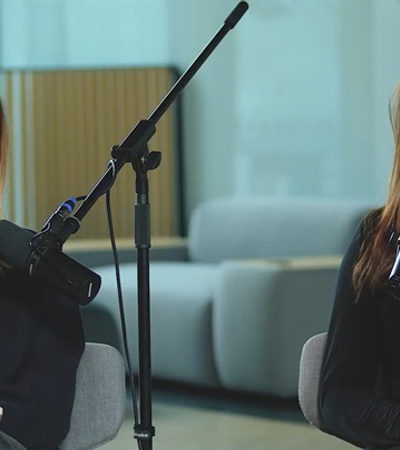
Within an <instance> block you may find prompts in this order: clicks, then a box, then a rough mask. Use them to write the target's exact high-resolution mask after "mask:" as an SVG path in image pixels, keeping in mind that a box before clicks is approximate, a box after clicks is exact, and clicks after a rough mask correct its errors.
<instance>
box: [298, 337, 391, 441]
mask: <svg viewBox="0 0 400 450" xmlns="http://www.w3.org/2000/svg"><path fill="white" fill-rule="evenodd" d="M326 337H327V333H320V334H317V335H315V336H313V337H311V338H310V339H308V341H307V342H306V343H305V344H304V346H303V350H302V353H301V358H300V371H299V391H298V396H299V404H300V408H301V410H302V412H303V415H304V417H305V418H306V419H307V420H308V422H309V423H310V424H311V425H313V426H314V427H316V428H318V429H319V430H321V431H322V432H324V433H326V434H330V435H332V436H335V437H337V438H339V439H341V440H343V441H346V442H349V443H350V444H352V445H355V446H357V447H359V446H360V445H359V444H357V443H356V442H352V441H351V440H350V439H347V438H346V437H344V436H343V435H340V433H338V432H337V431H336V430H332V429H331V428H329V427H328V426H327V424H326V423H325V422H324V420H323V418H322V416H321V414H320V411H319V406H318V396H319V384H320V378H321V368H322V361H323V357H324V351H325V344H326ZM397 448H398V447H396V448H393V450H396V449H397Z"/></svg>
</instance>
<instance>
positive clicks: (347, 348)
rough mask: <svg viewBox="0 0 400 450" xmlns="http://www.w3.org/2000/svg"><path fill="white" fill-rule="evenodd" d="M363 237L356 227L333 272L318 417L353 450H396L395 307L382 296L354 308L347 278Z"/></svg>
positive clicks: (399, 428) (398, 318) (399, 322)
mask: <svg viewBox="0 0 400 450" xmlns="http://www.w3.org/2000/svg"><path fill="white" fill-rule="evenodd" d="M364 234H365V232H364V225H363V224H361V226H360V227H359V229H358V231H357V232H356V234H355V236H354V238H353V240H352V242H351V244H350V246H349V248H348V250H347V252H346V254H345V256H344V259H343V262H342V265H341V268H340V271H339V276H338V281H337V290H336V298H335V304H334V307H333V312H332V318H331V323H330V327H329V333H328V338H327V345H326V351H325V360H324V363H323V368H322V373H321V386H320V396H319V398H320V412H321V415H322V417H323V419H324V422H325V423H326V424H327V426H328V427H329V428H330V429H332V430H334V433H336V434H337V435H338V436H339V437H342V438H343V439H345V440H347V441H349V442H352V443H353V444H355V445H357V446H359V447H363V448H368V449H388V448H392V447H395V448H397V446H398V445H399V447H398V448H400V301H399V300H396V299H395V298H393V297H392V296H391V295H390V293H389V292H388V291H387V290H382V291H381V292H380V293H379V295H374V296H373V295H372V294H371V293H370V292H368V291H365V292H363V294H362V295H361V297H360V299H359V300H358V301H357V302H355V294H354V291H353V287H352V283H351V273H352V267H353V265H354V263H355V261H356V260H357V256H358V254H359V250H360V246H361V243H362V241H363V240H364ZM394 258H395V247H394V246H393V260H394ZM378 380H379V381H378Z"/></svg>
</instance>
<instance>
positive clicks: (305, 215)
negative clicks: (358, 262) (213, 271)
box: [188, 197, 372, 263]
mask: <svg viewBox="0 0 400 450" xmlns="http://www.w3.org/2000/svg"><path fill="white" fill-rule="evenodd" d="M371 207H372V206H371V204H370V203H368V204H367V203H366V202H362V201H357V200H354V201H350V200H331V199H329V200H326V199H315V198H313V199H310V198H276V197H251V198H249V199H246V198H227V199H217V200H211V201H208V202H205V203H203V204H201V205H200V206H199V207H198V208H197V209H196V210H195V211H194V213H193V215H192V218H191V222H190V226H189V242H188V245H189V256H190V259H191V260H193V261H199V262H209V263H210V262H220V261H223V260H226V259H243V258H273V257H279V258H284V257H292V256H293V257H295V256H321V255H337V254H343V253H344V251H345V249H346V247H347V245H348V242H349V241H350V238H351V235H352V234H353V232H354V230H355V228H356V226H357V224H358V223H359V221H360V220H361V218H362V217H363V216H364V215H365V214H366V212H367V211H369V210H370V209H371Z"/></svg>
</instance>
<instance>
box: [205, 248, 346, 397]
mask: <svg viewBox="0 0 400 450" xmlns="http://www.w3.org/2000/svg"><path fill="white" fill-rule="evenodd" d="M340 261H341V257H340V256H329V257H315V258H314V257H311V258H288V259H284V260H247V261H246V260H245V261H226V262H223V263H222V264H221V267H220V273H219V275H218V281H217V285H216V295H215V303H214V305H213V313H214V316H213V339H214V350H215V360H216V367H217V371H218V374H219V376H220V379H221V382H222V384H223V385H224V386H225V387H226V388H229V389H237V390H244V391H250V392H258V393H265V394H272V395H277V396H280V397H295V396H296V395H297V387H298V372H299V362H300V355H301V351H302V346H303V344H304V342H306V340H307V339H308V338H310V337H311V336H313V335H315V334H318V333H321V332H323V331H326V330H327V328H328V325H329V319H330V314H331V310H332V304H333V296H334V290H335V284H336V276H337V273H338V269H339V265H340Z"/></svg>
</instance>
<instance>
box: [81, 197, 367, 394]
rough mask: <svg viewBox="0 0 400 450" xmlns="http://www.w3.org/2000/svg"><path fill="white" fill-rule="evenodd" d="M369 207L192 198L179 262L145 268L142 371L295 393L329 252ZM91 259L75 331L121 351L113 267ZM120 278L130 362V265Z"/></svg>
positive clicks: (324, 322) (317, 316)
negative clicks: (88, 299) (147, 357)
mask: <svg viewBox="0 0 400 450" xmlns="http://www.w3.org/2000/svg"><path fill="white" fill-rule="evenodd" d="M372 207H373V205H371V204H367V203H365V202H361V201H348V200H343V201H340V200H326V199H321V200H317V199H305V198H297V199H293V198H291V199H280V198H269V197H260V198H258V197H253V198H248V199H234V198H227V199H218V200H212V201H208V202H205V203H204V204H201V205H200V206H199V207H198V208H197V209H196V210H195V211H194V213H193V215H192V217H191V220H190V226H189V233H188V239H187V252H186V257H184V256H183V255H184V254H185V252H183V251H182V250H183V249H182V248H179V250H178V251H179V257H180V258H179V259H180V260H177V259H178V258H175V260H172V259H174V256H173V255H172V254H170V255H169V256H170V259H171V260H169V261H159V260H156V261H154V262H152V263H151V267H150V282H151V313H152V317H151V320H152V330H151V331H152V369H153V377H154V378H160V379H164V380H173V381H178V382H184V383H190V384H195V385H202V386H210V387H222V388H226V389H230V390H239V391H247V392H252V393H260V394H267V395H276V396H279V397H295V396H296V395H297V388H298V375H299V360H300V355H301V350H302V346H303V343H304V342H305V341H306V340H307V339H308V338H309V337H310V336H312V335H315V334H317V333H320V332H322V331H324V330H326V329H327V327H328V322H329V317H330V313H331V306H332V301H333V291H334V286H335V279H336V275H337V270H338V267H339V264H340V260H341V256H342V254H343V252H344V251H345V249H346V247H347V245H348V243H349V241H350V239H351V236H352V234H353V232H354V230H355V228H356V227H357V224H358V223H359V222H360V220H361V218H362V217H363V216H364V215H365V214H366V212H367V211H369V210H370V209H371V208H372ZM156 251H157V250H156V249H154V250H152V252H155V253H156ZM155 253H153V254H155ZM95 260H96V258H95ZM98 264H100V263H98ZM91 266H92V267H93V268H94V270H95V271H96V272H97V273H99V274H100V276H101V278H102V287H101V289H100V292H99V294H98V296H97V297H96V299H95V300H94V301H93V302H92V303H91V304H90V305H88V306H86V307H84V308H82V312H83V316H84V321H85V327H86V332H87V338H88V340H91V341H102V342H106V343H109V344H111V345H114V346H116V347H118V348H121V339H120V336H119V334H118V333H119V332H118V329H119V312H118V302H117V294H116V283H115V274H114V267H113V266H112V265H109V264H107V265H105V266H99V267H94V266H96V264H91ZM121 274H122V283H123V291H124V295H125V309H126V315H127V319H128V331H129V343H130V348H131V353H132V356H133V359H134V361H135V362H136V360H137V327H136V320H137V319H136V318H137V314H136V309H137V299H136V265H135V263H134V262H132V263H128V262H126V261H125V262H124V263H123V264H122V266H121ZM134 367H136V366H135V364H134Z"/></svg>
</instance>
